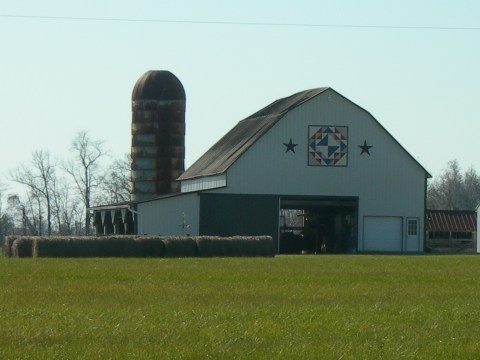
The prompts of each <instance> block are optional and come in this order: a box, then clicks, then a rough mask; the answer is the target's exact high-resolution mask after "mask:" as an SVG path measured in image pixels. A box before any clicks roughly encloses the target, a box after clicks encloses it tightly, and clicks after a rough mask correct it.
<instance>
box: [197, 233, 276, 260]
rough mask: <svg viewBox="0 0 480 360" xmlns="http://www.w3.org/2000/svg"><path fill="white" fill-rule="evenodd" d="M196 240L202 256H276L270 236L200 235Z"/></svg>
mask: <svg viewBox="0 0 480 360" xmlns="http://www.w3.org/2000/svg"><path fill="white" fill-rule="evenodd" d="M196 242H197V249H198V256H200V257H239V256H240V257H242V256H243V257H255V256H262V257H272V256H275V246H274V243H273V240H272V238H271V237H270V236H256V237H252V236H232V237H209V236H200V237H197V238H196Z"/></svg>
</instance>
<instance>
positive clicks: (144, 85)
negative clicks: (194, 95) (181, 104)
mask: <svg viewBox="0 0 480 360" xmlns="http://www.w3.org/2000/svg"><path fill="white" fill-rule="evenodd" d="M132 100H133V101H136V100H181V101H185V90H184V88H183V85H182V83H181V82H180V80H178V78H177V77H176V76H175V75H173V74H172V73H171V72H170V71H166V70H150V71H147V72H146V73H145V74H143V75H142V76H141V77H140V78H139V79H138V80H137V82H136V83H135V86H134V87H133V92H132Z"/></svg>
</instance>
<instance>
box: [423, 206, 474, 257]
mask: <svg viewBox="0 0 480 360" xmlns="http://www.w3.org/2000/svg"><path fill="white" fill-rule="evenodd" d="M425 250H427V251H431V252H448V253H455V252H463V253H475V252H477V213H476V212H475V211H473V210H427V213H426V243H425Z"/></svg>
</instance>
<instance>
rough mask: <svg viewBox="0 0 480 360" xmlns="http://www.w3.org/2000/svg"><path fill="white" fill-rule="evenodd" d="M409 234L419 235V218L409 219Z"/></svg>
mask: <svg viewBox="0 0 480 360" xmlns="http://www.w3.org/2000/svg"><path fill="white" fill-rule="evenodd" d="M407 234H408V235H413V236H414V235H418V220H417V219H408V221H407Z"/></svg>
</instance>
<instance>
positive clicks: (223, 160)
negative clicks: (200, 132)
mask: <svg viewBox="0 0 480 360" xmlns="http://www.w3.org/2000/svg"><path fill="white" fill-rule="evenodd" d="M327 89H329V88H327V87H323V88H317V89H312V90H306V91H302V92H299V93H296V94H294V95H291V96H288V97H286V98H283V99H279V100H277V101H274V102H273V103H271V104H270V105H268V106H267V107H264V108H263V109H261V110H260V111H257V112H256V113H255V114H253V115H250V116H249V117H247V118H246V119H244V120H242V121H240V122H239V123H238V124H237V125H236V126H235V127H234V128H233V129H231V130H230V131H229V132H228V133H227V134H225V135H224V136H223V137H222V138H221V139H220V140H219V141H218V142H217V143H216V144H215V145H213V146H212V147H211V148H210V149H209V150H208V151H207V152H206V153H205V154H204V155H203V156H201V157H200V158H199V159H198V160H197V161H196V162H195V163H194V164H193V165H192V166H190V167H189V168H188V169H187V171H185V172H184V173H183V174H182V175H181V176H180V177H179V178H178V180H186V179H192V178H197V177H203V176H213V175H218V174H222V173H224V172H225V171H226V170H227V169H228V168H229V167H230V166H231V165H232V164H233V163H234V162H235V161H236V160H237V159H238V158H239V157H240V156H241V155H242V154H243V153H244V152H245V151H246V150H247V149H248V148H249V147H250V146H251V145H253V144H254V143H255V141H257V140H258V139H259V138H260V137H261V136H262V135H263V134H265V133H266V132H267V131H268V130H269V129H270V128H271V127H272V126H273V125H275V124H276V123H277V122H278V121H279V120H280V119H281V118H282V117H284V116H285V114H287V113H288V112H289V111H290V110H292V109H294V108H296V107H297V106H299V105H301V104H303V103H304V102H306V101H308V100H310V99H312V98H314V97H315V96H317V95H319V94H321V93H323V92H324V91H326V90H327Z"/></svg>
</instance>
